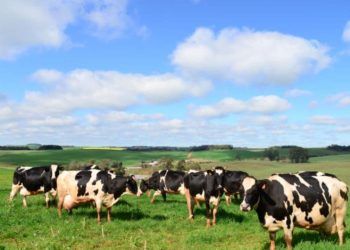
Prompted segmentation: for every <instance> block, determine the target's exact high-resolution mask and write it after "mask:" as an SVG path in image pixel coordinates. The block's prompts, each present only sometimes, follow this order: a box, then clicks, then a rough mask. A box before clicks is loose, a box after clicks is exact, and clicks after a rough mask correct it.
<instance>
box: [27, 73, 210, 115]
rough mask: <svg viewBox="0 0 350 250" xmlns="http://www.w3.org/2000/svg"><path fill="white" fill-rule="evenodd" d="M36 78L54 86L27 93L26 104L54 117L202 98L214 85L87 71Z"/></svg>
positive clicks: (167, 77) (162, 76)
mask: <svg viewBox="0 0 350 250" xmlns="http://www.w3.org/2000/svg"><path fill="white" fill-rule="evenodd" d="M56 76H60V77H59V78H57V77H56ZM32 78H33V79H36V80H37V81H38V82H43V83H48V82H50V83H51V84H50V85H48V86H50V87H51V88H45V89H44V90H41V91H31V92H27V93H26V95H25V100H24V102H25V103H26V106H28V107H41V106H42V107H43V108H41V109H45V110H46V112H54V113H59V112H69V111H72V110H77V109H88V108H115V109H125V108H127V107H130V106H132V105H137V104H145V103H147V104H164V103H170V102H174V101H177V100H180V99H182V98H185V97H190V96H201V95H203V94H205V93H207V92H208V91H209V90H210V89H211V84H210V82H207V81H201V82H199V81H196V82H191V81H186V80H185V79H183V78H181V77H178V76H176V75H174V74H159V75H142V74H124V73H120V72H117V71H89V70H83V69H81V70H74V71H71V72H68V73H61V72H56V71H50V70H40V71H38V72H36V73H34V74H33V77H32ZM57 79H59V81H56V80H57ZM43 103H44V104H45V105H42V104H43Z"/></svg>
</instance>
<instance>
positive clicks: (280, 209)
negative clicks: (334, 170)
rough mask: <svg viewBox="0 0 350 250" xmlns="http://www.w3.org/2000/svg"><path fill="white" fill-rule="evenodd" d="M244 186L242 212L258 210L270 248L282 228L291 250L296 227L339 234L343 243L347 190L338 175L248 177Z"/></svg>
mask: <svg viewBox="0 0 350 250" xmlns="http://www.w3.org/2000/svg"><path fill="white" fill-rule="evenodd" d="M243 187H244V200H243V202H242V203H241V210H243V211H249V210H251V209H252V208H254V209H255V210H256V212H257V214H258V217H259V220H260V223H261V224H262V225H263V227H264V228H266V229H267V230H268V231H269V234H270V249H275V238H276V231H278V230H279V229H281V228H282V229H283V231H284V239H285V242H286V244H287V248H288V249H291V248H292V233H293V229H294V227H302V228H306V229H313V230H318V231H320V232H323V233H327V234H334V233H336V232H338V236H339V244H340V245H342V244H343V237H344V228H345V223H344V221H345V215H346V207H347V200H348V196H347V192H348V188H347V186H346V184H345V183H344V182H342V181H340V180H339V179H337V177H336V176H334V175H332V174H325V173H321V172H299V173H297V174H274V175H272V176H270V177H269V178H268V179H266V180H258V181H257V180H256V179H254V178H253V177H246V178H245V179H244V181H243Z"/></svg>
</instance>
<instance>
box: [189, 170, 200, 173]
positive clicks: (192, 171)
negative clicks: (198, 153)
mask: <svg viewBox="0 0 350 250" xmlns="http://www.w3.org/2000/svg"><path fill="white" fill-rule="evenodd" d="M198 172H199V171H198V170H194V169H190V170H188V173H189V174H190V173H198Z"/></svg>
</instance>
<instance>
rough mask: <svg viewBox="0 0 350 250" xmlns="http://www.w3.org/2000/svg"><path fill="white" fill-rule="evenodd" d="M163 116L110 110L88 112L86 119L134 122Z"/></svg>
mask: <svg viewBox="0 0 350 250" xmlns="http://www.w3.org/2000/svg"><path fill="white" fill-rule="evenodd" d="M162 118H163V115H162V114H149V115H148V114H137V113H129V112H125V111H109V112H106V113H102V114H101V113H99V114H88V115H86V119H87V121H88V122H89V123H92V124H99V123H106V122H107V123H109V122H112V123H134V122H141V121H154V120H160V119H162Z"/></svg>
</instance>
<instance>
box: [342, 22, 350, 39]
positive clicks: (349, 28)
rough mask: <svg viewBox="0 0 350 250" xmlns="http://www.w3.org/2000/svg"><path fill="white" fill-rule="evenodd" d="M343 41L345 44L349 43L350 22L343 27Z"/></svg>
mask: <svg viewBox="0 0 350 250" xmlns="http://www.w3.org/2000/svg"><path fill="white" fill-rule="evenodd" d="M343 41H344V42H347V43H348V42H350V21H348V22H347V23H346V25H345V27H344V31H343Z"/></svg>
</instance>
